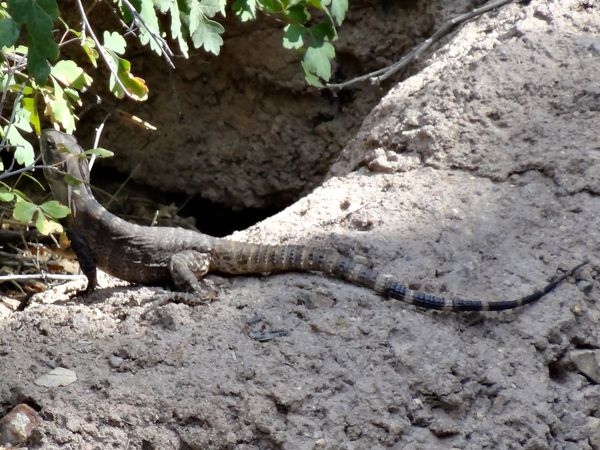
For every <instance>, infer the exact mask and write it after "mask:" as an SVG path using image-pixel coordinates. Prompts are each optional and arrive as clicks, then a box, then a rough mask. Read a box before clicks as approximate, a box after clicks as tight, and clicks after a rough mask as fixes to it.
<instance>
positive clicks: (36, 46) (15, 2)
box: [8, 0, 59, 84]
mask: <svg viewBox="0 0 600 450" xmlns="http://www.w3.org/2000/svg"><path fill="white" fill-rule="evenodd" d="M8 6H9V8H10V10H11V12H12V17H13V20H14V21H15V22H17V23H19V24H24V25H25V27H26V28H27V42H28V46H29V51H28V54H27V70H28V71H29V73H30V74H31V75H33V77H34V78H35V80H36V81H37V82H38V84H44V83H45V81H46V80H47V78H48V75H49V73H50V68H49V67H48V62H47V59H55V58H56V57H58V53H59V50H58V45H57V44H56V42H55V41H54V35H53V34H52V27H53V24H54V21H55V20H56V19H57V18H58V7H57V5H56V0H8Z"/></svg>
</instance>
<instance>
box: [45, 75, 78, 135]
mask: <svg viewBox="0 0 600 450" xmlns="http://www.w3.org/2000/svg"><path fill="white" fill-rule="evenodd" d="M52 85H53V86H54V95H53V96H48V97H47V98H46V110H47V114H48V113H49V115H50V119H51V120H52V122H54V123H58V124H60V125H61V126H62V127H63V128H64V129H65V131H66V132H67V133H72V132H73V130H74V129H75V115H74V114H73V111H72V109H71V105H70V103H69V101H68V100H67V99H66V98H65V96H64V91H63V89H62V88H61V87H60V85H59V84H58V82H57V81H56V80H55V79H54V78H53V79H52Z"/></svg>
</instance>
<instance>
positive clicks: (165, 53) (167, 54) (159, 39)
mask: <svg viewBox="0 0 600 450" xmlns="http://www.w3.org/2000/svg"><path fill="white" fill-rule="evenodd" d="M123 3H124V4H125V6H127V8H128V9H129V12H130V13H131V15H132V16H133V20H134V21H135V22H137V23H139V24H141V25H142V26H143V27H144V28H145V29H146V31H147V32H148V34H149V35H150V37H152V39H154V42H156V43H157V44H158V46H159V47H160V48H161V50H162V51H161V53H162V56H164V58H165V61H167V64H168V65H169V66H170V67H171V69H174V68H175V64H173V61H171V58H170V57H171V56H173V52H172V51H171V49H170V48H169V45H168V44H167V42H166V41H165V40H164V39H163V38H162V37H160V36H158V35H157V34H156V33H155V32H154V31H152V30H151V29H150V27H148V25H146V22H145V21H144V20H143V19H142V18H141V17H140V15H139V13H138V12H137V10H136V9H135V8H134V7H133V5H132V4H131V3H130V2H129V1H128V0H123Z"/></svg>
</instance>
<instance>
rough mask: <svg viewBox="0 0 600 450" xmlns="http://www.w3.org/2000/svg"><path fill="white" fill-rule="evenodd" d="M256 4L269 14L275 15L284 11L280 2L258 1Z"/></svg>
mask: <svg viewBox="0 0 600 450" xmlns="http://www.w3.org/2000/svg"><path fill="white" fill-rule="evenodd" d="M258 4H259V5H260V6H261V7H262V9H264V10H265V11H266V12H267V13H270V14H277V13H280V12H281V11H283V10H284V9H285V8H284V6H283V3H282V2H281V1H280V0H258Z"/></svg>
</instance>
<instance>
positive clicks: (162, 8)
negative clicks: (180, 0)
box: [154, 0, 177, 14]
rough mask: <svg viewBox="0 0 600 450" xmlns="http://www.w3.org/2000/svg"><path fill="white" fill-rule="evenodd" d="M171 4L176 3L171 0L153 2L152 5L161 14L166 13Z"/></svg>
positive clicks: (155, 0)
mask: <svg viewBox="0 0 600 450" xmlns="http://www.w3.org/2000/svg"><path fill="white" fill-rule="evenodd" d="M173 3H177V1H173V0H154V4H155V5H156V6H157V7H158V9H159V10H160V12H161V13H163V14H164V13H166V12H167V11H168V10H169V9H170V8H171V6H172V5H173Z"/></svg>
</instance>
